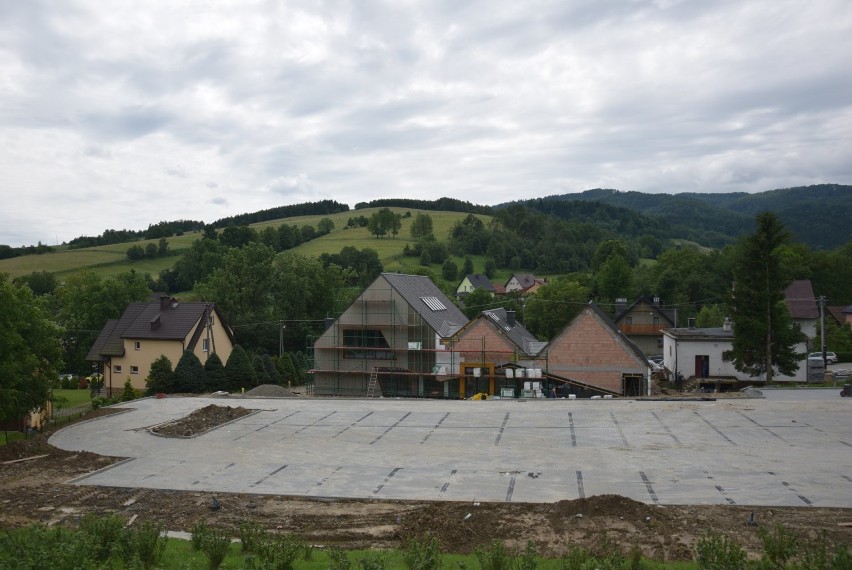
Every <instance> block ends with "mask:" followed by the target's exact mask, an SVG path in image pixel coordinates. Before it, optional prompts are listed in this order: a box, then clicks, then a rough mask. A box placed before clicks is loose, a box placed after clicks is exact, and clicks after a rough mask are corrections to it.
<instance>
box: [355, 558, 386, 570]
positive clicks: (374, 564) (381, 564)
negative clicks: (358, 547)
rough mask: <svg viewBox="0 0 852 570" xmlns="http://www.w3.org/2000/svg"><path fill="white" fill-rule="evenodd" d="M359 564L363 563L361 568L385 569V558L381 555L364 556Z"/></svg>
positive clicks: (371, 569)
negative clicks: (373, 556)
mask: <svg viewBox="0 0 852 570" xmlns="http://www.w3.org/2000/svg"><path fill="white" fill-rule="evenodd" d="M358 564H360V565H361V570H385V559H384V558H382V557H381V556H376V557H375V558H362V559H361V560H359V561H358Z"/></svg>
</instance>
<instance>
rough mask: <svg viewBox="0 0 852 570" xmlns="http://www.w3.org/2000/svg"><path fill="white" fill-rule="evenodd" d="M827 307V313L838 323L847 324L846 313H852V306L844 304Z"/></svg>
mask: <svg viewBox="0 0 852 570" xmlns="http://www.w3.org/2000/svg"><path fill="white" fill-rule="evenodd" d="M826 309H828V311H827V314H828V315H830V316H831V317H833V318H834V320H835V321H836V322H837V324H838V325H845V324H846V314H845V313H852V307H844V306H843V305H830V306H827V307H826Z"/></svg>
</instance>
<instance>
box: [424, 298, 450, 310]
mask: <svg viewBox="0 0 852 570" xmlns="http://www.w3.org/2000/svg"><path fill="white" fill-rule="evenodd" d="M420 300H421V301H423V302H424V303H426V306H427V307H429V308H430V309H432V310H433V311H446V310H447V307H445V306H444V304H443V303H442V302H441V300H440V299H438V298H437V297H420Z"/></svg>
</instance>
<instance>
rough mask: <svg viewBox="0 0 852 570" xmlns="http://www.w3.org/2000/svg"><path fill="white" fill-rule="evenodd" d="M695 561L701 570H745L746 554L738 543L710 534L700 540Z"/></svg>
mask: <svg viewBox="0 0 852 570" xmlns="http://www.w3.org/2000/svg"><path fill="white" fill-rule="evenodd" d="M695 554H696V555H695V561H696V562H697V563H698V568H699V570H744V569H745V568H746V553H745V550H743V548H742V547H741V546H740V545H739V544H737V543H736V542H734V541H732V540H729V539H728V538H727V537H725V536H721V535H719V534H716V533H710V534H708V535H707V536H704V537H702V538H701V539H699V540H698V544H697V545H696V547H695Z"/></svg>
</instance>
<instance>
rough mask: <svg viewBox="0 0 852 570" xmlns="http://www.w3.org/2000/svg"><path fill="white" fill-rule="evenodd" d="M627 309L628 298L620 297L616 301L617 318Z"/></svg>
mask: <svg viewBox="0 0 852 570" xmlns="http://www.w3.org/2000/svg"><path fill="white" fill-rule="evenodd" d="M625 309H627V298H626V297H619V298H618V299H616V300H615V316H618V315H620V314H621V313H623V312H624V311H625Z"/></svg>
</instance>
